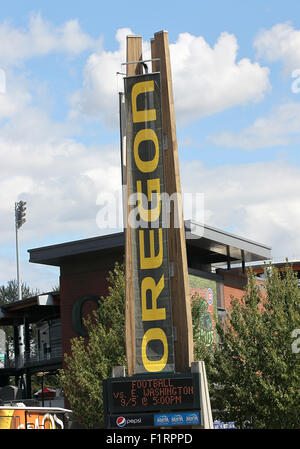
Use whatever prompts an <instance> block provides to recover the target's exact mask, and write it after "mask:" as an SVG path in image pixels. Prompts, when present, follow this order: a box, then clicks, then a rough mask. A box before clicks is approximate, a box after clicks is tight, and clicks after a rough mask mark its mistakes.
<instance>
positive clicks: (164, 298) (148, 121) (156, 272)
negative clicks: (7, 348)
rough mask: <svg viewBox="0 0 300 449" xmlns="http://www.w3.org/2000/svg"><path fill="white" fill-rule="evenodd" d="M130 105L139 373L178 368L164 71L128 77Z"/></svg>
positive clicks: (129, 152) (128, 131) (130, 218)
mask: <svg viewBox="0 0 300 449" xmlns="http://www.w3.org/2000/svg"><path fill="white" fill-rule="evenodd" d="M125 105H126V124H127V129H126V142H127V155H128V165H129V173H130V185H129V186H128V187H129V193H130V205H131V210H130V213H129V216H128V222H129V224H128V225H129V226H130V227H131V230H132V265H133V286H134V287H133V289H134V298H132V300H133V301H134V308H135V345H136V373H159V372H174V367H175V361H174V338H173V324H172V312H171V297H170V276H169V262H168V246H167V242H168V239H167V228H166V225H165V224H164V218H165V217H166V210H165V208H166V202H165V201H164V200H163V198H164V196H165V195H166V194H165V177H164V161H163V136H162V120H161V92H160V73H151V74H145V75H138V76H133V77H127V78H125ZM165 221H166V220H165Z"/></svg>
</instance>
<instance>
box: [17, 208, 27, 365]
mask: <svg viewBox="0 0 300 449" xmlns="http://www.w3.org/2000/svg"><path fill="white" fill-rule="evenodd" d="M25 216H26V202H25V201H19V202H17V203H15V226H16V255H17V284H18V300H19V301H21V300H22V284H21V277H20V255H19V229H20V227H21V226H22V225H23V224H24V223H25V221H26V219H25ZM23 330H24V326H23V325H21V326H19V351H20V362H22V359H23V357H24V333H23Z"/></svg>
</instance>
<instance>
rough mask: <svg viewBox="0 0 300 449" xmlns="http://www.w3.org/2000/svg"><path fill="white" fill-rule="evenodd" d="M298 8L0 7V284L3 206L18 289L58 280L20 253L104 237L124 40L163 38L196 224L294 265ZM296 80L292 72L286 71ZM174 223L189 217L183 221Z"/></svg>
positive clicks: (7, 272)
mask: <svg viewBox="0 0 300 449" xmlns="http://www.w3.org/2000/svg"><path fill="white" fill-rule="evenodd" d="M299 13H300V4H299V3H298V2H296V1H295V0H293V1H285V2H282V1H274V0H272V1H271V0H270V1H269V0H265V1H251V2H247V3H246V2H240V1H237V0H228V1H226V2H223V1H221V0H219V1H216V0H215V1H210V2H203V1H188V0H187V1H186V2H182V1H172V2H171V1H152V2H149V3H145V2H144V3H143V4H142V3H141V2H140V1H129V2H119V1H115V2H99V1H91V0H86V1H84V2H82V1H80V2H79V1H74V0H73V1H69V0H64V1H63V2H57V1H55V0H54V1H51V2H50V1H48V0H46V1H43V2H41V1H32V0H27V1H26V2H24V1H14V0H13V1H11V2H10V3H9V4H7V3H6V4H5V5H4V6H3V5H2V7H1V10H0V69H1V70H3V73H5V78H6V86H5V87H6V89H5V92H2V93H0V158H1V159H0V160H1V166H0V173H1V176H0V200H1V201H0V216H1V220H0V282H1V283H5V282H7V281H8V280H9V279H12V278H14V277H15V271H16V268H15V240H14V238H15V235H14V202H15V201H19V200H20V199H23V200H25V201H27V222H26V224H25V225H24V226H23V227H22V228H21V231H20V241H21V269H22V278H23V280H24V281H26V282H27V283H28V284H29V285H31V286H32V287H34V288H39V289H42V290H43V289H49V288H51V287H52V286H53V285H55V284H57V283H58V270H57V269H55V268H52V267H46V266H37V265H33V264H30V263H29V262H28V253H27V249H28V248H36V247H40V246H44V245H49V244H55V243H60V242H65V241H71V240H74V239H80V238H88V237H92V236H95V235H101V234H103V233H108V232H115V231H117V230H118V229H119V228H120V223H118V224H117V225H116V226H115V227H113V228H109V229H105V228H103V226H100V225H99V213H100V214H101V210H103V209H101V207H102V206H103V204H104V203H103V201H104V200H105V198H108V197H109V196H110V195H118V194H119V191H120V165H119V126H118V107H117V103H118V91H120V90H122V78H121V77H120V76H117V75H116V72H117V71H121V70H122V66H121V63H122V62H124V59H125V54H124V46H125V39H126V34H128V33H134V34H139V35H142V37H143V42H144V54H145V55H147V52H149V41H150V39H151V38H152V37H153V35H154V33H155V32H157V31H160V30H162V29H164V30H167V31H168V33H169V42H170V52H171V63H172V74H173V88H174V97H175V112H176V118H177V137H178V144H179V158H180V171H181V183H182V189H183V192H184V193H187V194H196V193H201V194H203V198H204V211H202V212H201V213H200V215H199V216H197V217H196V218H198V219H202V218H203V219H204V221H205V223H207V224H209V225H212V226H215V227H217V228H220V229H224V230H226V231H229V232H233V233H235V234H238V235H241V236H243V237H245V238H249V239H251V240H254V241H257V242H260V243H264V244H266V245H269V246H271V247H272V253H273V257H274V259H275V260H278V259H279V260H282V259H284V258H285V257H289V258H290V259H296V258H300V236H299V233H298V228H299V225H300V207H299V194H298V192H299V191H300V167H299V151H298V148H299V143H300V82H299V83H298V82H297V80H298V79H299V80H300V14H299ZM298 69H299V73H298V72H297V70H298ZM185 218H191V211H189V209H188V207H187V208H186V209H185Z"/></svg>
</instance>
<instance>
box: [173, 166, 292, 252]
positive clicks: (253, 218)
mask: <svg viewBox="0 0 300 449" xmlns="http://www.w3.org/2000/svg"><path fill="white" fill-rule="evenodd" d="M181 182H182V190H183V193H186V192H194V193H196V192H203V193H204V220H205V223H206V224H208V225H211V226H214V227H216V228H219V229H224V230H227V231H229V232H232V233H234V234H237V235H240V236H242V237H245V238H247V239H249V240H253V241H256V242H258V243H263V244H266V245H267V246H271V247H272V255H273V257H275V258H276V259H281V260H284V258H285V257H289V258H290V259H291V258H295V257H296V258H297V257H298V258H299V257H300V234H299V232H297V229H299V227H300V208H299V194H298V192H299V189H300V167H295V166H292V165H290V164H287V163H284V162H282V161H277V162H264V163H263V162H261V163H254V164H247V165H227V166H218V167H205V166H204V165H203V164H202V163H201V162H200V161H192V162H184V163H182V165H181ZM185 218H186V219H188V218H190V217H188V216H186V217H185Z"/></svg>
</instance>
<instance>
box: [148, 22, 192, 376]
mask: <svg viewBox="0 0 300 449" xmlns="http://www.w3.org/2000/svg"><path fill="white" fill-rule="evenodd" d="M151 52H152V56H151V57H152V59H155V58H159V59H160V62H155V63H153V70H160V72H161V91H162V116H163V134H164V135H165V136H166V137H167V143H168V148H167V150H166V151H164V165H165V183H166V191H167V193H168V194H169V195H172V194H174V193H177V198H176V205H175V207H174V205H173V204H172V206H173V207H172V208H171V217H170V228H169V229H168V246H169V260H170V262H173V263H174V276H173V277H171V279H170V280H171V295H172V314H173V324H174V327H175V328H176V336H177V338H176V341H175V366H176V371H177V372H185V371H187V370H189V368H190V365H191V363H192V361H193V330H192V316H191V303H190V294H189V280H188V265H187V253H186V242H185V231H184V220H183V211H182V201H181V186H180V174H179V160H178V147H177V136H176V122H175V110H174V99H173V88H172V75H171V64H170V52H169V38H168V32H167V31H161V32H159V33H155V35H154V39H153V40H152V41H151ZM176 211H178V216H175V213H176ZM175 219H176V221H177V223H178V220H179V221H180V223H181V225H180V227H175V226H174V223H175V222H176V221H174V220H175Z"/></svg>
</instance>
